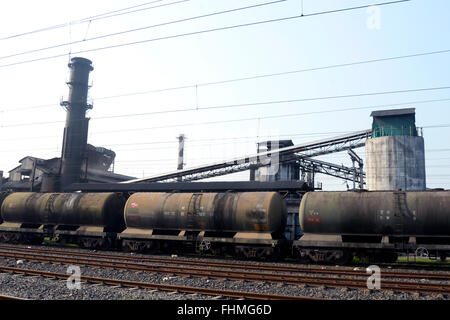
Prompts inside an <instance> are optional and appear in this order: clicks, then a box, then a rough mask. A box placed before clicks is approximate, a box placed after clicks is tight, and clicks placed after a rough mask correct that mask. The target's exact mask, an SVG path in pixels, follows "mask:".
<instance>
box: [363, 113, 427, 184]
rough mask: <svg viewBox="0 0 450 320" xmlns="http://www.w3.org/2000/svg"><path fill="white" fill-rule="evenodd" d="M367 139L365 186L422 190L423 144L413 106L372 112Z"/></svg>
mask: <svg viewBox="0 0 450 320" xmlns="http://www.w3.org/2000/svg"><path fill="white" fill-rule="evenodd" d="M371 116H372V117H373V124H372V135H371V137H370V138H369V139H367V141H366V175H367V188H368V189H369V190H370V191H380V190H425V189H426V178H425V147H424V139H423V137H422V136H420V135H419V132H418V130H417V127H416V123H415V109H414V108H407V109H396V110H384V111H374V112H372V114H371Z"/></svg>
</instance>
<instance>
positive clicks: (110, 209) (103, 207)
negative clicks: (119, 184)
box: [1, 192, 125, 230]
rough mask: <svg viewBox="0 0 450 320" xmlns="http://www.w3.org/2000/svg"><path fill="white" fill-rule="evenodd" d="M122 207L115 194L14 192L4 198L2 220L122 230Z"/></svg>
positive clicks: (121, 198)
mask: <svg viewBox="0 0 450 320" xmlns="http://www.w3.org/2000/svg"><path fill="white" fill-rule="evenodd" d="M124 204H125V199H124V198H123V197H122V196H121V195H119V194H115V193H35V192H20V193H19V192H17V193H12V194H10V195H9V196H7V197H6V198H5V200H4V201H3V204H2V206H1V216H2V218H3V219H4V220H5V221H7V222H20V223H30V224H49V225H69V226H82V225H84V226H102V227H109V228H110V229H115V230H121V229H123V225H124V222H123V215H122V212H123V211H122V208H123V207H124Z"/></svg>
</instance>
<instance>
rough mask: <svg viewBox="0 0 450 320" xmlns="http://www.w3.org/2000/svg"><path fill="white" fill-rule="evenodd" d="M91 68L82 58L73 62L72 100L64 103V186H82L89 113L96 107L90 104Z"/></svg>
mask: <svg viewBox="0 0 450 320" xmlns="http://www.w3.org/2000/svg"><path fill="white" fill-rule="evenodd" d="M91 64H92V62H91V61H90V60H88V59H85V58H79V57H75V58H72V59H71V63H69V68H70V69H71V72H70V81H69V82H68V83H67V84H68V85H69V100H68V101H64V102H62V103H61V105H62V106H65V107H66V108H67V117H66V126H65V128H64V139H63V150H62V164H61V185H62V186H67V185H69V184H71V183H75V182H80V179H81V165H82V163H83V160H84V158H85V156H86V145H87V135H88V127H89V119H88V118H86V110H87V109H89V108H91V107H92V106H89V105H88V102H87V94H88V89H89V83H88V81H89V72H91V71H92V70H93V67H92V65H91Z"/></svg>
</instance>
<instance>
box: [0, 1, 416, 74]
mask: <svg viewBox="0 0 450 320" xmlns="http://www.w3.org/2000/svg"><path fill="white" fill-rule="evenodd" d="M409 1H411V0H398V1H391V2H383V3H375V4H371V5H364V6H358V7H350V8H343V9H335V10H329V11H322V12H316V13H310V14H305V15H297V16H290V17H283V18H277V19H270V20H262V21H256V22H250V23H244V24H237V25H231V26H225V27H219V28H213V29H206V30H200V31H194V32H187V33H181V34H175V35H170V36H164V37H158V38H151V39H146V40H139V41H133V42H127V43H121V44H114V45H109V46H104V47H98V48H91V49H85V50H80V51H77V52H72V55H76V54H81V53H87V52H94V51H101V50H107V49H114V48H120V47H125V46H132V45H138V44H143V43H149V42H154V41H160V40H167V39H175V38H181V37H186V36H193V35H198V34H205V33H211V32H216V31H223V30H230V29H236V28H242V27H249V26H254V25H262V24H267V23H272V22H280V21H287V20H293V19H299V18H305V17H311V16H318V15H325V14H332V13H339V12H345V11H352V10H358V9H363V8H368V7H371V6H385V5H392V4H398V3H402V2H409ZM66 55H67V54H66V53H64V54H57V55H53V56H47V57H41V58H35V59H30V60H23V61H18V62H13V63H9V64H3V65H0V68H5V67H11V66H15V65H20V64H25V63H30V62H37V61H43V60H49V59H55V58H60V57H65V56H66Z"/></svg>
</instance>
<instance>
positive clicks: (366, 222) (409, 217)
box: [299, 191, 450, 237]
mask: <svg viewBox="0 0 450 320" xmlns="http://www.w3.org/2000/svg"><path fill="white" fill-rule="evenodd" d="M299 214H300V226H301V229H302V231H303V232H305V233H319V234H342V235H382V236H383V235H393V236H416V237H450V191H408V192H401V191H394V192H392V191H390V192H309V193H307V194H306V195H304V197H303V199H302V202H301V204H300V210H299Z"/></svg>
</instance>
